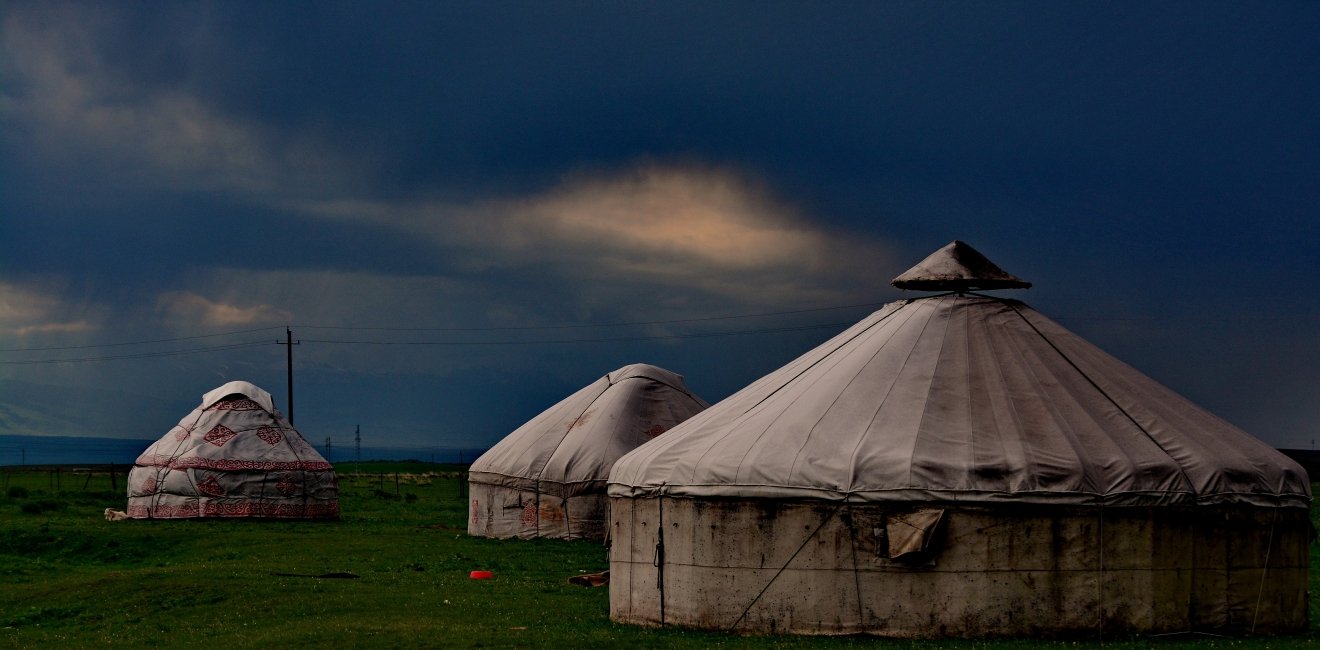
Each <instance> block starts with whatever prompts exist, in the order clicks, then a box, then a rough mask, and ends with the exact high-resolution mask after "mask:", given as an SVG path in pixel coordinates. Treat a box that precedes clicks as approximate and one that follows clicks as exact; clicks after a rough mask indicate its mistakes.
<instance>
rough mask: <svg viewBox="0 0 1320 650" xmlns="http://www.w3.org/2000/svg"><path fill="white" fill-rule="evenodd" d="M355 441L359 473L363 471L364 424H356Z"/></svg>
mask: <svg viewBox="0 0 1320 650" xmlns="http://www.w3.org/2000/svg"><path fill="white" fill-rule="evenodd" d="M353 442H354V443H356V444H357V473H358V474H361V473H362V425H360V424H359V425H356V430H355V431H354V432H353Z"/></svg>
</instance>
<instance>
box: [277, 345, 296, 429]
mask: <svg viewBox="0 0 1320 650" xmlns="http://www.w3.org/2000/svg"><path fill="white" fill-rule="evenodd" d="M284 335H285V336H286V337H288V338H286V339H285V340H283V341H276V343H278V344H280V345H285V346H288V349H287V350H286V351H287V352H288V364H287V367H288V369H289V424H293V346H295V345H298V344H299V343H302V341H295V340H293V330H291V329H289V328H288V327H287V326H286V327H285V328H284Z"/></svg>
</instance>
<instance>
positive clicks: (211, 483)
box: [197, 476, 225, 497]
mask: <svg viewBox="0 0 1320 650" xmlns="http://www.w3.org/2000/svg"><path fill="white" fill-rule="evenodd" d="M197 489H198V490H199V491H200V492H201V493H202V494H205V495H207V496H212V497H222V496H224V495H225V489H224V488H223V487H220V481H217V480H215V477H214V476H208V477H206V479H205V480H203V481H202V482H201V483H198V484H197Z"/></svg>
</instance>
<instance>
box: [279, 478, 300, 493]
mask: <svg viewBox="0 0 1320 650" xmlns="http://www.w3.org/2000/svg"><path fill="white" fill-rule="evenodd" d="M275 489H277V490H279V491H280V494H283V495H284V496H286V497H291V496H293V493H294V492H297V491H298V484H297V483H294V482H293V477H292V476H290V475H289V474H285V475H284V476H282V477H280V482H279V483H276V484H275Z"/></svg>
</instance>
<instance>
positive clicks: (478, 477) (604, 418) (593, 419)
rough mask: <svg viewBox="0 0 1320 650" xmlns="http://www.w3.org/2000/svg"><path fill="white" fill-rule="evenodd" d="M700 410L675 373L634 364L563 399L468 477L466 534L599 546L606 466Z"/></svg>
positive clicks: (505, 441)
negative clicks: (584, 542)
mask: <svg viewBox="0 0 1320 650" xmlns="http://www.w3.org/2000/svg"><path fill="white" fill-rule="evenodd" d="M707 406H709V405H708V404H707V403H706V402H705V401H704V400H702V399H701V398H700V397H697V396H696V395H694V394H692V392H691V391H689V390H688V389H687V385H686V384H684V383H683V377H682V375H678V374H675V373H672V372H670V371H668V370H665V369H664V368H657V367H655V366H652V365H647V364H644V363H637V364H633V365H630V366H625V367H623V368H619V369H618V370H615V371H614V372H611V373H609V374H607V375H605V376H604V377H601V378H600V379H598V380H596V381H594V382H592V383H591V384H589V385H587V386H586V387H584V388H582V389H581V390H579V391H577V392H576V393H573V394H572V395H569V396H568V397H566V398H564V399H563V400H562V401H560V402H559V403H558V404H555V405H554V406H552V407H550V408H549V409H546V410H545V411H544V412H542V413H541V414H540V415H537V416H536V417H534V418H532V419H531V420H529V421H528V422H527V423H526V424H524V425H522V426H521V427H518V429H517V430H515V431H514V432H513V433H510V434H509V435H508V436H506V437H505V438H504V439H503V440H501V441H500V442H499V443H497V444H496V445H495V446H494V447H491V448H490V450H489V451H487V452H486V453H485V454H482V455H481V456H480V457H479V458H477V460H476V461H475V462H473V463H472V467H471V468H470V470H469V472H468V486H469V487H470V492H471V501H470V503H469V504H468V508H469V512H468V514H469V518H468V533H469V534H471V535H478V536H482V537H521V538H531V537H554V538H561V539H583V538H585V539H602V538H604V537H605V535H606V528H607V525H606V524H607V519H606V514H607V500H606V497H605V479H606V478H608V477H609V474H610V467H611V466H613V465H614V461H616V460H618V458H619V457H620V456H622V455H624V454H626V453H628V452H629V451H632V450H633V449H635V448H637V446H638V445H641V444H643V443H646V442H648V441H650V440H652V439H654V438H655V437H656V436H659V435H660V434H662V433H664V432H665V431H668V430H669V429H671V428H673V427H674V426H675V425H677V424H678V423H680V422H682V421H684V420H686V419H688V418H689V417H692V416H693V415H695V414H696V413H698V412H700V411H702V410H703V409H705V408H706V407H707Z"/></svg>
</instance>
